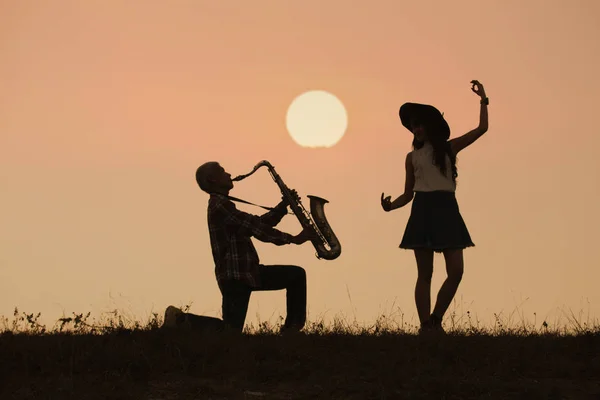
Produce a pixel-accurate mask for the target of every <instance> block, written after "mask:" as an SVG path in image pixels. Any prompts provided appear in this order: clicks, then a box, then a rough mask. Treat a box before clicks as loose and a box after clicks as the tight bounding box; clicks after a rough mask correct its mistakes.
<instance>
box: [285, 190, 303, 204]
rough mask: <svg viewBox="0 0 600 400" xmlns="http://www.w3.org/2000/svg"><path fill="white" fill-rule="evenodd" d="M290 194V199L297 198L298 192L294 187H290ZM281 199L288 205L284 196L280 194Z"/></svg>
mask: <svg viewBox="0 0 600 400" xmlns="http://www.w3.org/2000/svg"><path fill="white" fill-rule="evenodd" d="M290 196H291V197H292V200H296V199H298V198H299V196H298V192H296V191H295V190H294V189H290ZM281 201H283V202H284V203H285V204H287V205H290V204H289V202H288V199H287V198H286V197H285V196H281Z"/></svg>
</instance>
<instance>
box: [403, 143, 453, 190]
mask: <svg viewBox="0 0 600 400" xmlns="http://www.w3.org/2000/svg"><path fill="white" fill-rule="evenodd" d="M433 156H434V153H433V146H431V144H429V143H425V145H423V147H421V148H420V149H415V150H413V151H412V165H413V168H414V171H415V186H414V189H413V191H415V192H433V191H436V190H444V191H448V192H454V191H455V190H456V184H455V183H454V181H453V180H452V164H451V161H450V157H449V156H448V155H447V154H446V173H445V174H442V172H441V171H440V169H439V167H438V166H437V165H435V164H434V163H433Z"/></svg>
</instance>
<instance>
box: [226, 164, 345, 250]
mask: <svg viewBox="0 0 600 400" xmlns="http://www.w3.org/2000/svg"><path fill="white" fill-rule="evenodd" d="M260 167H267V169H268V170H269V173H270V174H271V177H272V178H273V180H274V181H275V183H276V184H277V185H278V186H279V190H280V191H281V194H282V195H283V197H284V199H285V200H286V201H287V203H288V204H289V205H290V208H291V209H292V211H293V212H294V214H295V215H296V218H298V221H300V224H301V225H302V227H303V228H304V229H307V230H311V231H313V232H314V235H313V238H312V239H311V242H312V244H313V246H314V247H315V250H316V251H317V254H316V256H317V258H319V259H325V260H335V259H336V258H338V257H339V255H340V254H341V252H342V247H341V245H340V242H339V240H338V238H337V237H336V235H335V233H333V230H332V229H331V227H330V226H329V223H328V222H327V218H326V217H325V212H324V210H323V209H324V206H325V204H326V203H329V201H327V200H325V199H323V198H321V197H318V196H311V195H308V196H307V197H308V198H309V199H310V213H309V212H308V211H306V209H305V208H304V206H303V205H302V201H301V200H300V197H299V196H298V194H296V193H293V192H292V191H291V190H290V189H289V188H288V187H287V186H286V184H285V183H284V182H283V180H282V179H281V177H280V176H279V174H278V173H277V172H275V168H274V167H273V166H272V165H271V163H269V162H268V161H266V160H263V161H261V162H259V163H258V164H256V165H255V166H254V168H253V169H252V171H250V172H249V173H247V174H245V175H239V176H236V177H235V178H233V179H232V181H241V180H242V179H245V178H247V177H248V176H250V175H252V174H253V173H255V172H256V170H258V169H259V168H260ZM311 214H312V215H311ZM313 216H314V219H313Z"/></svg>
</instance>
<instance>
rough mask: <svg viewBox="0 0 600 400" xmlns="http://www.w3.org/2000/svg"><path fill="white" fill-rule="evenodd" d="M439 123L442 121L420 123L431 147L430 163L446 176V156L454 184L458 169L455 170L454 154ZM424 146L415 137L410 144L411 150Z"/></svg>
mask: <svg viewBox="0 0 600 400" xmlns="http://www.w3.org/2000/svg"><path fill="white" fill-rule="evenodd" d="M440 122H442V121H437V120H427V121H423V122H422V123H423V126H424V128H425V132H426V133H427V139H428V140H429V143H431V146H432V147H433V160H432V161H433V163H434V165H437V167H438V168H439V169H440V172H441V173H442V174H444V175H446V155H448V157H449V158H450V166H451V168H452V181H453V182H454V183H455V184H456V178H457V177H458V169H457V168H456V154H454V152H453V151H452V148H451V147H450V142H449V141H448V139H447V137H446V132H444V130H443V129H442V127H441V126H442V125H441V123H440ZM448 134H449V132H448ZM424 144H425V143H424V142H421V141H419V140H417V138H416V137H415V138H414V139H413V142H412V145H413V148H415V149H420V148H421V147H423V145H424Z"/></svg>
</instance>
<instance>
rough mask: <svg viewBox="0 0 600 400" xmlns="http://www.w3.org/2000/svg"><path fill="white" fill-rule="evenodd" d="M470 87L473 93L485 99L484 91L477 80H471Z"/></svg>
mask: <svg viewBox="0 0 600 400" xmlns="http://www.w3.org/2000/svg"><path fill="white" fill-rule="evenodd" d="M471 85H472V86H471V90H472V91H473V92H475V93H476V94H477V95H478V96H479V97H481V98H482V99H485V98H486V95H485V89H484V88H483V85H482V84H481V83H480V82H479V81H478V80H472V81H471Z"/></svg>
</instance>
